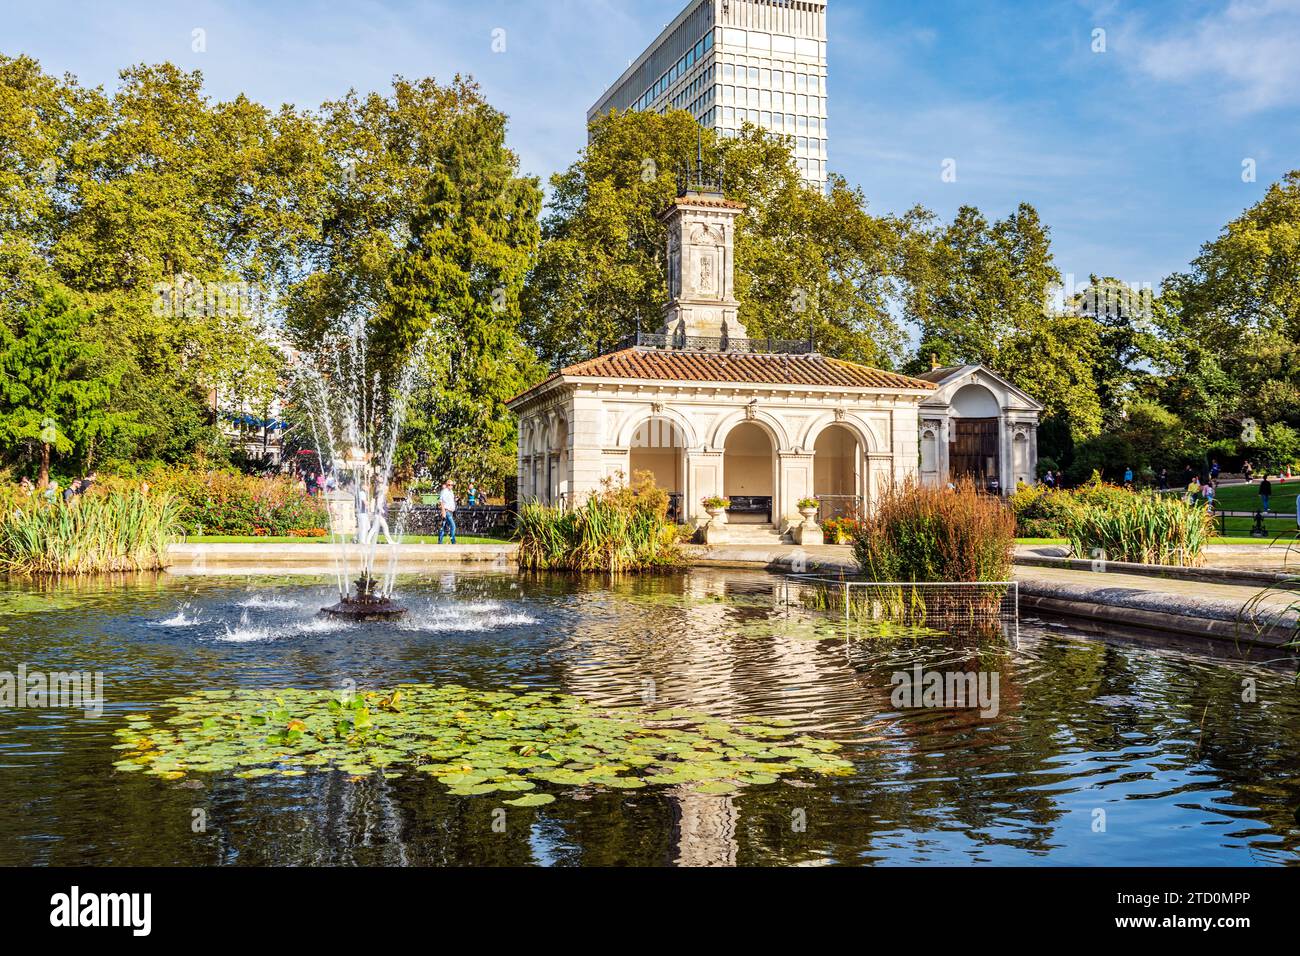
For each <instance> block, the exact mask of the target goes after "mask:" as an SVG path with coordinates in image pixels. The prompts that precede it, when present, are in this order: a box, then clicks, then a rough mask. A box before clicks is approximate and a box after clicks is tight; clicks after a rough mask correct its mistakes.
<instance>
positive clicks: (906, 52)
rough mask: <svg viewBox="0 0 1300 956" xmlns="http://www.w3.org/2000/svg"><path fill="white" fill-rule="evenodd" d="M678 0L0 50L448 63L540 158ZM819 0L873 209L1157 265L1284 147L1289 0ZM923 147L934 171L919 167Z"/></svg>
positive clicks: (1264, 181) (425, 66)
mask: <svg viewBox="0 0 1300 956" xmlns="http://www.w3.org/2000/svg"><path fill="white" fill-rule="evenodd" d="M684 2H685V0H473V2H467V0H424V2H419V3H406V2H396V0H393V2H366V0H354V2H347V3H336V4H329V3H311V2H296V0H286V2H271V3H253V2H226V3H217V2H210V3H186V2H171V3H133V2H129V0H115V2H113V3H104V2H103V0H99V2H84V3H82V2H57V0H51V2H31V0H27V2H24V3H15V2H13V0H3V2H0V52H4V53H6V54H9V55H13V54H16V53H20V52H21V53H27V54H31V55H33V56H35V57H36V58H37V59H39V60H40V61H41V62H42V63H43V65H44V66H45V68H46V69H47V70H50V71H55V72H65V71H66V72H71V73H74V74H76V75H77V76H78V77H79V78H80V79H81V80H82V81H83V82H84V83H89V84H104V85H106V86H109V87H111V86H112V85H113V84H114V83H115V82H116V75H117V71H118V70H119V69H120V68H122V67H123V66H125V65H127V64H129V63H134V62H141V61H148V62H157V61H161V60H171V61H172V62H175V63H176V64H178V65H180V66H183V67H186V68H190V69H201V70H202V71H203V73H204V76H205V77H206V80H207V88H208V90H209V92H210V94H211V95H213V96H214V97H217V98H228V97H231V96H234V95H235V94H237V93H239V92H245V93H247V94H248V95H249V96H251V97H252V98H254V99H257V100H260V101H262V102H264V103H267V104H270V105H278V104H279V103H281V102H292V103H295V104H298V105H300V106H315V105H318V104H319V103H321V102H322V101H324V100H327V99H331V98H334V97H337V96H339V95H340V94H342V93H343V92H345V91H346V90H347V89H348V88H349V87H355V88H357V89H358V90H371V89H385V88H386V87H387V85H388V83H389V80H390V78H391V76H392V75H393V74H396V73H402V74H404V75H407V76H410V77H415V76H421V75H433V76H435V77H438V78H440V79H445V78H448V77H450V76H451V75H452V74H454V73H456V72H464V73H468V74H472V75H473V76H475V77H476V78H477V79H478V80H479V81H480V82H481V83H482V85H483V87H484V90H485V92H486V94H487V95H488V97H489V99H490V100H491V101H492V102H493V103H495V104H496V105H498V106H499V107H500V108H502V109H504V110H505V111H506V112H507V113H509V114H510V116H511V119H512V122H511V143H512V145H513V146H514V147H515V149H516V150H517V151H518V152H519V153H520V155H521V157H522V159H523V163H524V166H525V168H526V169H527V170H528V171H529V172H532V173H536V174H538V175H541V176H543V177H545V176H549V175H550V174H551V173H552V172H554V171H556V170H558V169H561V168H563V167H565V166H567V165H568V164H569V163H570V162H572V161H573V159H574V158H575V156H576V154H577V151H578V150H579V149H580V148H581V146H582V145H583V143H584V142H585V132H584V129H583V121H584V117H585V113H586V110H587V108H588V107H589V106H590V105H591V103H592V102H593V101H594V100H595V99H596V98H597V96H598V95H599V94H600V92H601V91H602V90H603V89H604V88H605V86H606V85H607V84H608V83H609V82H610V81H612V80H613V79H614V78H615V77H616V76H617V75H618V74H619V73H620V72H621V71H622V70H623V68H624V67H625V66H626V65H627V61H628V58H630V57H633V56H635V55H636V54H638V53H639V52H640V51H641V49H642V48H643V47H644V46H645V45H646V44H647V43H648V42H649V41H650V40H651V39H652V38H653V37H654V36H655V35H656V34H657V33H658V31H659V30H660V29H661V28H662V26H663V25H664V24H665V23H666V22H667V21H669V20H670V19H672V17H673V16H675V15H676V13H677V12H678V11H679V9H680V8H681V6H682V5H683V4H684ZM829 16H830V36H831V43H830V89H829V96H830V143H831V154H830V165H831V167H832V169H833V170H835V171H836V172H839V173H840V174H842V175H844V176H845V177H846V178H847V179H848V180H849V181H850V182H851V183H854V184H857V185H860V186H861V187H862V188H863V189H864V190H865V192H866V194H867V196H868V198H869V199H870V201H871V203H872V206H873V208H874V209H875V210H876V211H878V212H880V211H903V210H905V209H907V208H908V207H910V206H912V205H914V204H916V203H921V204H924V205H926V206H928V207H930V208H931V209H933V210H935V211H936V212H937V213H939V214H940V215H941V216H943V217H945V218H947V217H950V216H951V215H952V213H953V212H954V211H955V209H956V208H957V207H958V206H959V205H961V204H963V203H973V204H975V205H977V206H979V207H980V208H981V209H983V210H984V211H985V213H986V214H987V215H989V216H990V217H997V216H1003V215H1005V214H1007V213H1008V212H1009V211H1011V210H1012V209H1014V207H1015V205H1016V203H1018V202H1020V201H1028V202H1031V203H1033V204H1034V205H1036V206H1037V207H1038V209H1039V211H1040V213H1041V214H1042V216H1043V219H1044V220H1045V221H1046V222H1047V224H1048V225H1049V226H1050V228H1051V229H1052V233H1053V240H1054V250H1055V252H1056V256H1057V261H1058V264H1059V266H1060V268H1061V271H1062V272H1063V273H1067V274H1073V275H1075V276H1076V277H1077V279H1078V281H1080V282H1081V281H1084V279H1085V278H1086V276H1087V274H1088V273H1089V272H1097V273H1105V274H1113V275H1116V276H1118V277H1120V278H1121V279H1124V280H1125V281H1128V282H1133V283H1151V284H1152V285H1155V284H1158V283H1159V281H1160V280H1161V279H1162V278H1163V277H1164V276H1165V275H1167V274H1168V273H1169V272H1170V271H1172V270H1175V269H1179V268H1182V267H1184V266H1185V265H1186V263H1187V261H1188V260H1189V259H1190V258H1191V257H1192V256H1194V255H1195V253H1196V250H1197V249H1198V247H1199V246H1200V244H1201V243H1202V242H1204V241H1206V240H1207V239H1209V238H1211V237H1213V236H1214V235H1215V234H1216V233H1217V232H1218V230H1219V229H1220V228H1221V227H1222V226H1223V224H1224V223H1225V222H1227V221H1228V220H1229V219H1230V218H1232V217H1233V216H1235V215H1236V214H1237V213H1239V212H1240V211H1241V210H1242V209H1244V208H1245V207H1247V206H1249V205H1250V204H1251V203H1253V202H1255V201H1256V200H1257V199H1258V198H1259V197H1260V196H1262V195H1263V193H1264V191H1265V190H1266V189H1267V187H1268V184H1269V183H1270V182H1273V181H1275V180H1277V179H1279V178H1280V177H1281V176H1282V175H1283V174H1284V173H1285V172H1286V171H1287V170H1289V169H1293V168H1297V167H1300V0H1176V2H1165V0H1152V2H1144V3H1122V2H1085V0H1037V2H1021V3H1009V2H1003V3H998V2H988V0H980V2H974V0H966V2H949V3H940V2H930V0H909V2H876V0H829ZM195 29H202V30H204V31H205V35H206V46H207V49H206V51H204V52H195V51H194V50H193V49H192V35H193V31H194V30H195ZM497 29H503V30H505V31H506V32H505V47H506V49H505V51H504V52H501V53H497V52H494V51H493V48H492V38H493V31H494V30H497ZM1096 30H1104V31H1105V35H1104V41H1105V50H1104V52H1094V51H1093V46H1094V44H1095V40H1094V31H1096ZM946 159H954V160H956V169H957V180H956V182H943V181H942V179H941V176H940V172H941V166H942V164H943V162H944V160H946ZM1247 160H1253V162H1254V164H1255V168H1256V181H1255V182H1243V178H1242V171H1243V166H1242V164H1243V162H1245V161H1247Z"/></svg>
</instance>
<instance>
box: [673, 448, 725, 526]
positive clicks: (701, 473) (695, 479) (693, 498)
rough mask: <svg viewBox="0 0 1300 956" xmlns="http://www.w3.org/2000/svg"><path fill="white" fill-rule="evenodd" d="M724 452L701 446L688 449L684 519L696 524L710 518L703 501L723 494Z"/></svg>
mask: <svg viewBox="0 0 1300 956" xmlns="http://www.w3.org/2000/svg"><path fill="white" fill-rule="evenodd" d="M722 465H723V452H722V451H721V450H719V451H705V450H704V449H701V448H688V449H687V450H686V500H685V502H683V505H682V510H683V511H684V512H685V516H684V518H683V520H684V521H687V522H690V523H692V524H695V525H696V526H698V525H700V524H702V523H703V522H705V521H708V520H709V516H708V515H707V514H705V513H704V505H703V504H702V502H703V501H704V499H705V498H711V497H713V496H714V495H717V496H719V497H721V496H722V489H723V487H724V485H723V482H722Z"/></svg>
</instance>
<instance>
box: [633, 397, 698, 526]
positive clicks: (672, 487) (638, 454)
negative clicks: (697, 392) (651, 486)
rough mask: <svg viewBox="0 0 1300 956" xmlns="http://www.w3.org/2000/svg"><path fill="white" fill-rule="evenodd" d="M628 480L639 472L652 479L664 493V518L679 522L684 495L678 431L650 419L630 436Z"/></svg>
mask: <svg viewBox="0 0 1300 956" xmlns="http://www.w3.org/2000/svg"><path fill="white" fill-rule="evenodd" d="M628 469H629V470H630V471H631V474H630V475H628V478H629V479H631V478H635V477H636V475H638V474H639V473H641V472H649V473H650V474H652V475H654V480H655V485H656V486H657V487H659V488H662V489H663V490H664V491H666V492H668V514H669V517H671V518H680V516H681V515H682V504H683V499H684V496H685V491H686V442H685V440H684V438H683V436H682V433H681V429H679V428H678V427H677V426H676V425H675V424H673V423H672V422H671V421H669V420H668V419H666V418H651V419H649V420H647V421H645V422H642V423H641V425H640V426H638V427H637V430H636V431H635V432H633V433H632V443H631V448H630V449H629V454H628Z"/></svg>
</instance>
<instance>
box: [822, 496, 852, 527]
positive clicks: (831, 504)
mask: <svg viewBox="0 0 1300 956" xmlns="http://www.w3.org/2000/svg"><path fill="white" fill-rule="evenodd" d="M813 497H814V498H816V499H817V523H818V524H822V523H823V522H825V521H826V519H827V518H853V519H857V518H860V517H861V516H862V496H861V495H813Z"/></svg>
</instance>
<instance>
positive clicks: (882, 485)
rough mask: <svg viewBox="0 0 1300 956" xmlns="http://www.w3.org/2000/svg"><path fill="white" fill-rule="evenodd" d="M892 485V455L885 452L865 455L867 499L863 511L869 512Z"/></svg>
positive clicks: (874, 508) (873, 509)
mask: <svg viewBox="0 0 1300 956" xmlns="http://www.w3.org/2000/svg"><path fill="white" fill-rule="evenodd" d="M893 485H894V456H893V455H891V454H889V453H887V452H870V453H869V454H868V455H867V487H868V489H869V492H868V496H867V497H868V501H867V502H866V505H865V506H864V509H863V510H864V511H866V512H867V513H871V512H873V511H875V510H876V508H877V506H878V505H879V504H880V499H881V498H882V497H883V496H884V495H885V493H886V492H888V491H889V489H890V488H891V487H893Z"/></svg>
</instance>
